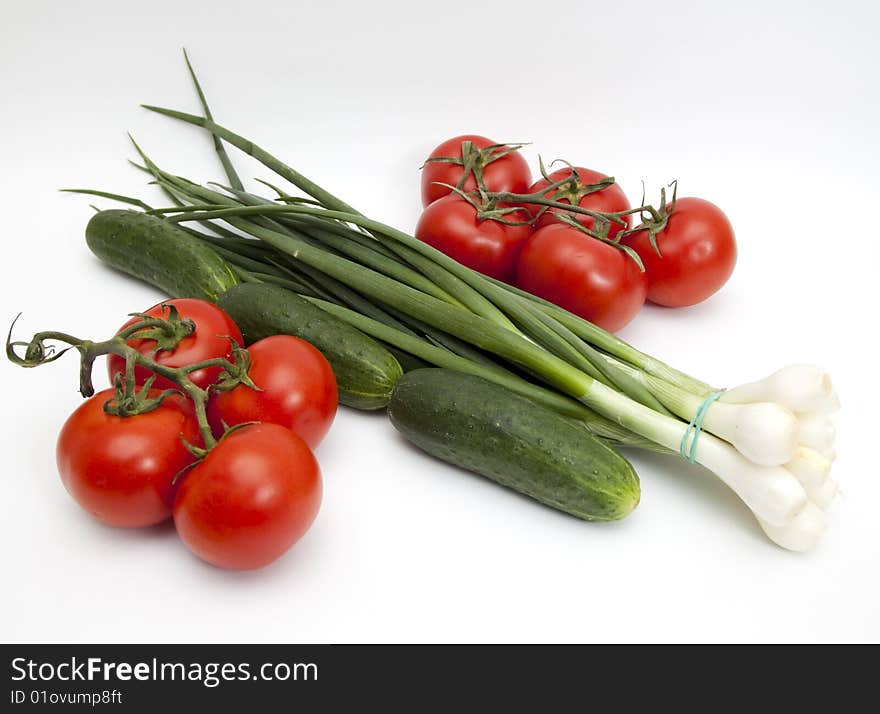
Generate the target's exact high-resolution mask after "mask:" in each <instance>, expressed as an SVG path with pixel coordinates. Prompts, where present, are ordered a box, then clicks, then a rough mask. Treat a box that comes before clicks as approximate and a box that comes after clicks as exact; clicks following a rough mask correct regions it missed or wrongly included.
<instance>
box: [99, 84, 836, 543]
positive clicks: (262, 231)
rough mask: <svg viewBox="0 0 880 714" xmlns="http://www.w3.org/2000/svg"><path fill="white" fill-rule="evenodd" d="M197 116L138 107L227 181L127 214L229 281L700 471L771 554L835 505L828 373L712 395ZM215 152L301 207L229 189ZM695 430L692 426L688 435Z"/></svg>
mask: <svg viewBox="0 0 880 714" xmlns="http://www.w3.org/2000/svg"><path fill="white" fill-rule="evenodd" d="M193 80H194V81H195V83H196V88H197V90H198V93H199V97H200V99H201V101H202V105H203V109H204V116H196V115H192V114H187V113H183V112H178V111H173V110H170V109H163V108H159V107H152V106H150V107H147V108H148V109H151V110H152V111H156V112H159V113H161V114H164V115H167V116H169V117H173V118H175V119H178V120H181V121H184V122H187V123H190V124H194V125H197V126H201V127H203V128H205V129H206V130H208V131H209V132H210V133H211V134H212V135H213V138H214V144H215V148H216V150H217V153H218V156H219V158H220V160H221V162H222V164H223V167H224V169H225V171H226V175H227V182H226V183H227V184H228V185H221V184H209V185H207V186H205V185H199V184H197V183H193V182H191V181H188V180H187V179H184V178H181V177H179V176H176V175H174V174H171V173H168V172H166V171H164V170H162V169H160V168H159V167H158V166H157V165H156V164H155V163H154V162H153V161H151V160H150V159H149V158H148V157H147V156H146V155H145V154H144V153H143V152H142V151H141V150H140V148H139V147H137V145H135V146H136V148H137V150H138V152H139V154H140V156H141V158H142V160H143V162H144V163H143V165H142V166H140V168H142V169H143V170H145V171H147V172H149V173H150V174H151V176H152V178H153V181H154V183H156V184H158V185H159V186H160V187H161V188H162V189H163V190H164V192H165V194H166V195H167V196H168V197H170V198H171V200H172V202H173V203H174V205H173V206H171V207H168V208H158V209H154V208H150V207H149V206H148V205H147V204H145V203H143V202H142V201H139V200H137V199H132V198H128V197H125V196H119V195H117V194H109V193H104V192H97V191H88V193H96V194H98V195H102V196H106V197H110V198H114V199H118V200H123V201H127V202H129V203H133V204H136V205H138V206H140V207H141V208H143V209H145V210H148V211H149V212H151V213H153V214H156V215H164V216H166V220H169V221H172V222H175V223H178V224H180V225H181V227H183V228H184V229H185V230H187V231H188V232H190V233H192V234H193V235H196V236H197V237H199V238H200V239H202V240H204V241H206V242H207V243H209V244H211V245H212V246H213V247H214V249H215V250H217V251H218V252H219V253H220V254H221V255H222V256H223V257H224V258H226V259H227V261H228V262H229V263H230V264H231V265H232V266H233V268H234V269H235V270H236V271H237V273H238V275H239V276H240V278H241V279H242V280H245V281H263V282H269V283H274V284H278V285H282V286H285V287H287V288H289V289H291V290H293V291H295V292H296V293H298V294H300V295H302V296H303V297H305V298H306V299H308V300H310V301H312V302H313V303H314V304H316V305H318V306H320V307H321V308H323V309H325V310H327V311H328V312H330V313H332V314H334V315H336V316H337V317H339V318H341V319H343V320H345V321H347V322H349V323H350V324H351V325H353V326H355V327H357V328H359V329H360V330H362V331H363V332H365V333H367V334H369V335H372V336H373V337H375V338H377V339H379V340H381V341H383V342H384V343H386V344H387V345H389V346H390V347H391V348H392V349H393V350H395V352H396V354H398V355H401V361H402V362H404V363H407V362H409V363H411V364H414V365H419V364H429V365H434V366H440V367H446V368H451V369H456V370H459V371H462V372H467V373H470V374H474V375H477V376H480V377H483V378H485V379H488V380H490V381H493V382H496V383H498V384H501V385H503V386H506V387H508V388H510V389H512V390H513V391H516V392H518V393H520V394H523V395H524V396H527V397H529V398H531V399H533V400H535V401H538V402H540V403H542V404H544V405H546V406H549V407H551V408H553V409H556V410H557V411H559V412H560V413H562V414H565V415H567V416H570V417H573V418H575V419H578V420H580V421H582V422H583V424H584V425H585V426H586V428H588V429H589V430H590V431H591V432H592V433H594V434H595V435H597V436H599V437H601V438H603V439H606V440H607V441H608V442H609V443H611V444H613V445H615V446H630V447H637V448H645V449H651V450H655V451H663V452H669V453H673V454H679V455H681V456H682V457H683V458H687V459H688V460H693V461H694V462H696V463H700V464H702V465H703V466H705V467H706V468H708V469H710V470H711V471H713V472H714V473H715V474H716V475H717V476H718V477H719V478H720V479H721V480H722V481H724V482H725V483H726V484H727V485H728V486H730V488H732V489H733V490H734V491H735V492H736V493H737V494H738V495H739V496H740V498H741V499H742V500H743V501H744V502H745V503H746V504H747V505H748V507H749V508H750V509H751V510H752V511H753V513H754V514H755V516H756V517H757V519H758V521H759V523H760V524H761V527H762V528H763V529H764V531H765V533H766V534H767V535H768V536H769V537H770V538H771V539H772V540H773V541H775V542H776V543H778V544H779V545H781V546H782V547H784V548H788V549H790V550H795V551H806V550H809V549H811V548H812V547H814V546H815V545H816V543H817V542H818V541H819V539H820V538H821V536H822V534H823V533H824V531H825V527H826V517H825V512H824V509H826V508H827V506H828V505H829V503H830V502H831V500H832V499H833V498H834V495H835V493H836V486H835V484H834V482H833V481H832V480H831V479H830V477H829V471H830V466H831V461H832V460H833V458H834V452H833V449H832V441H833V437H834V431H833V427H832V425H831V423H830V420H829V418H828V413H830V412H831V411H832V410H833V409H834V408H835V407H836V405H837V400H836V396H835V395H834V393H833V391H832V388H831V383H830V379H829V378H828V375H827V374H825V373H824V372H822V371H821V370H820V369H818V368H815V367H810V366H792V367H787V368H784V369H782V370H780V371H779V372H776V373H775V374H774V375H772V376H771V377H768V378H767V379H765V380H762V381H760V382H755V383H752V384H747V385H743V386H740V387H736V388H733V389H729V390H727V391H725V392H723V393H721V394H719V393H718V391H717V390H715V389H713V388H712V387H710V386H709V385H707V384H705V383H703V382H701V381H699V380H697V379H695V378H693V377H691V376H688V375H686V374H684V373H682V372H680V371H678V370H676V369H673V368H672V367H670V366H668V365H666V364H664V363H663V362H661V361H659V360H657V359H655V358H654V357H651V356H650V355H647V354H645V353H643V352H640V351H639V350H637V349H635V348H634V347H632V346H630V345H628V344H626V343H625V342H623V341H621V340H620V339H618V338H616V337H615V336H614V335H612V334H610V333H608V332H606V331H604V330H602V329H600V328H598V327H596V326H595V325H593V324H591V323H589V322H586V321H584V320H582V319H581V318H579V317H577V316H575V315H573V314H571V313H569V312H566V311H565V310H563V309H561V308H559V307H557V306H555V305H552V304H550V303H547V302H545V301H543V300H541V299H539V298H536V297H534V296H532V295H529V294H528V293H524V292H522V291H520V290H518V289H516V288H514V287H511V286H509V285H505V284H503V283H499V282H497V281H495V280H493V279H491V278H488V277H486V276H484V275H482V274H479V273H477V272H475V271H473V270H470V269H469V268H467V267H465V266H463V265H461V264H459V263H457V262H455V261H454V260H452V259H451V258H449V257H447V256H445V255H444V254H442V253H440V252H438V251H436V250H435V249H433V248H432V247H430V246H428V245H426V244H424V243H422V242H420V241H418V240H417V239H415V238H414V237H412V236H411V235H408V234H407V233H404V232H402V231H399V230H397V229H395V228H393V227H391V226H387V225H384V224H383V223H380V222H378V221H375V220H371V219H369V218H367V217H366V216H364V215H363V214H361V213H359V212H358V211H356V210H355V209H354V208H352V207H351V206H349V205H348V204H346V203H344V202H343V201H342V200H340V199H338V198H337V197H335V196H334V195H332V194H331V193H329V192H328V191H326V190H325V189H323V188H321V187H320V186H318V185H317V184H315V183H313V182H312V181H310V180H309V179H307V178H306V177H305V176H303V175H301V174H300V173H298V172H297V171H295V170H294V169H293V168H291V167H289V166H287V165H286V164H284V163H283V162H281V161H279V160H278V159H277V158H275V157H274V156H272V155H271V154H269V153H268V152H266V151H265V150H263V149H261V148H260V147H259V146H257V145H255V144H254V143H252V142H251V141H249V140H247V139H245V138H243V137H242V136H239V135H238V134H235V133H233V132H232V131H230V130H228V129H226V128H225V127H223V126H221V125H219V124H217V123H215V122H214V120H213V118H212V116H211V112H210V110H209V109H208V106H207V104H206V102H205V100H204V95H203V94H202V92H201V88H200V87H199V86H198V82H197V80H195V75H194V74H193ZM223 141H225V142H227V143H229V144H231V145H233V146H235V147H237V148H239V149H241V150H242V151H244V152H245V153H247V154H249V155H250V156H252V157H254V158H255V159H257V160H258V161H260V162H261V163H262V164H263V165H264V166H266V167H267V168H269V169H271V170H272V171H273V172H275V173H276V174H277V175H279V176H280V177H281V178H283V179H285V180H286V181H288V182H290V183H291V184H293V185H294V186H296V187H297V188H298V189H300V190H301V191H302V192H303V193H304V194H306V196H293V195H290V194H288V193H287V192H286V191H283V190H281V189H278V188H275V187H274V186H272V185H271V184H265V185H267V186H269V187H270V188H271V189H272V190H273V191H274V192H275V193H276V194H277V195H276V196H275V197H273V198H266V197H263V196H260V195H257V194H256V193H252V192H249V191H245V190H244V187H243V184H242V182H241V180H240V178H239V176H238V175H237V173H236V171H235V169H234V168H233V166H232V163H231V161H230V160H229V157H228V155H227V154H226V151H225V148H224V146H223V144H222V142H223ZM695 422H699V423H695Z"/></svg>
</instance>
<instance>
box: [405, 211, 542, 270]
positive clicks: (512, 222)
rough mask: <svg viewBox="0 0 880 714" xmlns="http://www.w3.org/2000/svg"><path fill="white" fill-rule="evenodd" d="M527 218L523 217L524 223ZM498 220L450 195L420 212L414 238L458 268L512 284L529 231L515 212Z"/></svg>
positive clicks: (528, 227)
mask: <svg viewBox="0 0 880 714" xmlns="http://www.w3.org/2000/svg"><path fill="white" fill-rule="evenodd" d="M502 210H503V207H502ZM528 217H529V216H528V214H526V215H525V219H528ZM499 218H500V220H495V219H494V218H492V217H490V216H489V215H486V213H485V212H483V211H481V209H480V208H479V207H478V206H477V205H475V204H474V203H472V202H471V200H470V199H467V198H465V197H463V196H459V195H455V194H452V195H449V196H444V197H443V198H440V199H438V200H436V201H434V202H433V203H432V204H431V205H429V206H428V207H427V208H426V209H425V210H424V211H423V212H422V215H421V217H420V218H419V222H418V224H417V225H416V232H415V235H416V238H418V239H419V240H421V241H424V242H425V243H427V244H428V245H431V246H434V247H435V248H436V249H437V250H439V251H442V252H443V253H445V254H446V255H448V256H449V257H451V258H453V259H455V260H457V261H458V262H459V263H461V264H462V265H466V266H468V267H469V268H473V269H474V270H477V271H479V272H481V273H485V274H486V275H490V276H491V277H493V278H497V279H498V280H503V281H505V282H512V281H513V279H514V277H515V275H516V261H517V258H518V257H519V254H520V251H521V250H522V247H523V244H524V243H525V241H526V239H528V237H529V236H530V235H531V234H532V228H531V226H529V225H526V224H523V217H522V216H518V215H517V213H516V212H511V213H507V214H506V216H499Z"/></svg>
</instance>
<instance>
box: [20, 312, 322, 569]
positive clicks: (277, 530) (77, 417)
mask: <svg viewBox="0 0 880 714" xmlns="http://www.w3.org/2000/svg"><path fill="white" fill-rule="evenodd" d="M141 322H142V324H135V325H133V326H132V327H131V331H132V332H134V331H137V330H139V329H143V328H149V329H156V330H161V329H162V318H159V317H150V316H144V317H142V318H141ZM165 322H166V323H167V325H166V327H167V329H168V330H169V331H173V328H174V327H175V322H174V320H173V319H171V318H170V316H169V319H168V320H166V321H165ZM126 337H127V335H125V334H122V335H115V336H114V337H112V338H111V339H109V340H105V341H103V342H95V341H91V340H82V339H79V338H76V337H73V336H72V335H68V334H66V333H61V332H38V333H37V334H36V335H34V337H33V338H32V339H31V340H30V341H29V342H26V343H23V342H13V341H11V336H10V337H9V338H7V345H6V352H7V356H8V357H9V359H10V360H12V361H13V362H15V363H17V364H19V365H21V366H23V367H37V366H40V365H42V364H46V363H47V362H52V361H54V360H55V359H57V358H58V357H59V356H61V355H62V354H63V353H64V352H66V351H67V350H63V351H61V352H56V351H55V349H54V347H53V345H52V344H50V343H52V342H61V343H66V344H67V345H69V346H70V347H71V348H74V349H76V350H77V351H78V352H79V353H80V360H81V365H80V391H81V392H82V394H83V396H87V397H89V396H91V395H92V394H94V388H93V386H92V375H91V373H92V367H93V365H94V362H95V360H96V359H97V358H98V357H100V356H101V355H105V354H114V355H119V356H123V357H124V358H125V360H126V363H125V370H124V376H122V377H120V378H117V380H116V386H115V389H114V390H112V391H109V392H105V393H102V394H100V395H98V396H96V397H92V398H91V399H90V400H89V401H87V402H86V403H85V404H84V405H83V406H82V407H81V408H80V409H78V410H77V411H76V412H75V413H74V415H73V416H72V417H71V419H70V420H69V421H68V424H67V425H66V426H65V428H64V429H63V430H62V434H61V437H60V439H59V446H58V464H59V469H60V471H61V474H62V477H63V479H64V481H65V484H66V485H67V486H68V489H69V490H70V491H71V493H72V494H73V495H74V496H75V497H76V498H77V500H78V501H79V502H80V504H81V505H83V507H84V508H86V509H88V510H89V511H90V512H92V513H93V515H95V516H96V517H98V518H99V519H101V520H103V521H105V522H107V523H111V524H114V525H124V526H138V525H147V524H150V523H154V522H157V521H159V520H162V519H163V518H167V517H168V515H169V513H172V514H173V515H174V519H175V525H176V526H177V529H178V533H179V535H180V536H181V538H182V539H183V540H184V542H185V543H186V544H187V546H188V547H189V548H190V549H191V550H192V551H193V552H195V553H196V554H197V555H199V556H200V557H202V558H203V559H205V560H207V561H208V562H211V563H214V564H215V565H219V566H221V567H226V568H236V569H244V568H256V567H260V566H262V565H265V564H267V563H270V562H272V561H273V560H275V559H276V558H278V557H279V556H280V555H281V554H282V553H284V552H285V551H286V550H287V549H288V548H290V546H292V545H293V544H294V543H295V542H296V541H297V540H298V539H299V538H300V536H302V534H303V533H305V531H306V530H307V529H308V527H309V526H310V525H311V523H312V521H313V520H314V518H315V515H316V513H317V510H318V507H319V505H320V500H321V478H320V472H319V470H318V466H317V463H316V462H315V459H314V456H313V455H312V452H311V451H310V450H309V447H308V445H307V444H306V443H305V442H304V441H303V440H302V439H301V438H300V437H299V436H297V435H296V434H295V433H294V432H293V431H292V430H290V429H289V428H287V427H286V426H281V425H279V424H261V423H247V424H241V425H238V426H236V427H232V428H230V429H229V430H227V431H225V433H224V434H222V436H221V437H220V439H219V440H218V439H217V438H215V436H214V435H213V433H212V431H211V428H210V425H209V423H208V419H207V414H206V403H207V400H208V396H209V391H210V390H211V389H214V388H216V389H221V390H222V389H225V388H227V387H229V386H231V384H234V383H241V384H242V385H244V384H247V383H248V381H249V376H248V373H247V368H248V366H249V365H250V360H249V355H248V353H247V352H246V350H244V348H240V347H237V348H236V349H235V351H234V353H233V359H232V361H229V360H225V359H223V358H221V357H213V358H210V359H208V360H203V361H200V362H193V363H191V364H187V365H184V366H180V367H169V366H168V365H165V364H161V363H159V362H157V361H155V360H153V359H152V356H151V354H150V353H147V354H144V353H142V352H140V351H139V350H137V349H135V348H134V347H132V346H131V345H129V344H127V343H126V341H125V340H126ZM284 340H285V341H286V340H295V338H284ZM273 342H276V343H278V342H279V340H273ZM303 344H305V343H303ZM171 346H172V347H173V345H171ZM270 346H271V345H270ZM19 347H24V348H25V349H24V354H23V355H20V354H19V353H18V352H17V348H19ZM282 347H283V345H282ZM308 349H313V348H311V347H309V348H308ZM309 357H310V358H311V359H313V360H314V359H315V355H314V354H310V355H309ZM321 359H323V358H321ZM208 366H211V367H214V366H220V367H222V372H221V374H222V380H221V381H219V382H218V383H217V384H215V385H211V387H210V388H208V389H202V388H201V387H199V386H197V385H196V384H195V383H194V382H193V380H192V379H191V378H190V375H191V374H196V373H198V372H199V371H200V370H202V369H204V368H205V367H208ZM136 367H143V368H148V369H150V370H152V371H153V372H155V374H156V375H157V376H160V377H163V378H164V379H166V380H168V381H169V382H171V383H172V384H173V385H174V387H175V389H168V390H164V391H160V390H156V389H151V388H150V383H151V382H152V380H150V381H148V382H147V384H145V385H144V386H143V387H138V386H137V385H136V384H135V378H134V374H135V368H136ZM329 372H330V370H329V367H325V377H329V378H331V381H332V376H331V375H329V374H328V373H329ZM187 398H188V399H187ZM175 482H177V492H176V493H174V486H175Z"/></svg>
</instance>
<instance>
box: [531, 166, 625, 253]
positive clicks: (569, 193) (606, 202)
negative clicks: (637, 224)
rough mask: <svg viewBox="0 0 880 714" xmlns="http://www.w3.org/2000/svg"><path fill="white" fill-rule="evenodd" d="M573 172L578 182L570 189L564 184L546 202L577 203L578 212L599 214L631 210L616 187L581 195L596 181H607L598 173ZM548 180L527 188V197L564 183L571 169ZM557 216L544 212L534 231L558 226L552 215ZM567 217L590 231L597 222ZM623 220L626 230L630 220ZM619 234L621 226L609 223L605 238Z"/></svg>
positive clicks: (565, 169) (587, 170)
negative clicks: (585, 210) (585, 209)
mask: <svg viewBox="0 0 880 714" xmlns="http://www.w3.org/2000/svg"><path fill="white" fill-rule="evenodd" d="M574 170H575V172H576V173H577V176H578V180H577V181H573V182H572V183H571V185H569V184H563V185H562V186H560V187H559V188H557V189H556V190H555V191H553V192H552V193H551V194H550V195H549V196H547V198H552V199H553V200H555V201H560V202H562V203H568V204H571V203H572V202H573V201H577V205H578V206H580V207H581V208H587V209H589V210H591V211H602V212H603V213H617V212H618V211H628V210H629V209H630V205H629V201H628V200H627V198H626V194H625V193H624V192H623V189H622V188H620V186H619V185H618V184H616V183H613V184H611V185H610V186H608V187H607V188H603V189H602V190H601V191H594V192H593V193H588V194H582V189H583V187H584V186H588V185H590V184H594V183H599V181H601V180H602V179H604V178H608V177H607V176H606V175H605V174H600V173H599V172H598V171H592V170H590V169H584V168H581V167H575V169H574ZM549 176H550V179H551V180H550V181H548V180H547V179H545V178H543V177H542V178H541V180H540V181H536V182H535V183H533V184H532V186H531V188H529V193H537V192H538V191H541V190H542V189H545V188H547V186H549V185H550V184H551V183H555V182H556V181H559V180H561V179H564V178H565V177H566V176H571V169H570V168H569V167H567V166H566V167H565V168H564V169H559V170H558V171H554V172H553V173H552V174H549ZM530 208H531V209H533V211H534V212H535V213H537V210H538V208H539V206H536V205H535V204H532V205H531V206H530ZM559 212H560V209H558V208H549V209H547V210H546V211H545V212H544V214H543V215H542V216H541V217H540V218H539V219H538V223H537V224H536V227H537V228H543V227H545V226H549V225H553V224H554V223H561V221H560V220H559V219H558V218H557V217H556V215H555V214H557V213H559ZM569 215H570V216H572V217H573V218H575V220H577V221H578V222H579V223H581V224H583V225H584V226H586V227H587V228H590V229H592V228H593V225H594V224H595V222H596V219H595V218H593V217H592V216H586V215H578V214H575V213H570V214H569ZM624 220H625V221H626V224H627V226H629V222H630V219H629V216H627V217H626V218H625V219H624ZM622 230H624V228H623V226H620V225H617V224H616V223H612V224H611V226H610V227H609V229H608V237H609V238H613V237H614V236H615V235H616V234H617V233H619V232H620V231H622Z"/></svg>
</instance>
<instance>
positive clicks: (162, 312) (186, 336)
mask: <svg viewBox="0 0 880 714" xmlns="http://www.w3.org/2000/svg"><path fill="white" fill-rule="evenodd" d="M144 316H147V317H155V318H159V320H158V321H157V322H156V323H155V324H150V323H146V324H145V323H144V320H143V317H144ZM137 325H140V326H141V328H142V329H140V330H138V331H136V332H132V331H131V328H132V327H133V326H137ZM119 332H120V333H123V334H125V335H129V336H128V339H127V340H126V342H127V343H128V345H129V346H131V347H134V349H136V350H137V351H138V352H141V353H142V354H144V355H150V356H151V357H152V358H153V359H155V360H156V361H157V362H158V363H159V364H163V365H166V366H168V367H184V366H186V365H189V364H192V363H193V362H202V361H204V360H210V359H213V358H215V357H219V358H223V359H229V358H230V357H231V356H232V350H233V346H234V345H235V344H238V345H242V344H244V340H243V338H242V336H241V332H240V331H239V329H238V326H237V325H236V324H235V322H233V320H232V318H231V317H230V316H229V315H227V314H226V312H225V311H224V310H223V309H221V308H219V307H217V306H216V305H214V304H213V303H210V302H206V301H205V300H198V299H195V298H178V299H176V300H166V301H165V302H161V303H159V304H158V305H154V306H153V307H151V308H150V309H149V310H147V311H146V312H144V313H138V314H137V315H135V316H134V317H132V318H131V319H130V320H129V321H128V322H126V323H125V324H124V325H123V326H122V327H121V328H119ZM107 370H108V372H109V373H110V381H111V382H113V381H114V379H115V378H116V375H117V374H119V375H123V374H124V373H125V357H123V356H122V355H117V354H110V355H108V357H107ZM221 370H222V367H220V366H211V367H205V368H204V369H200V370H197V371H195V372H191V373H190V374H189V378H190V379H191V380H192V381H193V382H194V383H195V384H196V386H198V387H200V388H201V389H206V388H207V387H208V385H210V384H213V383H214V382H215V381H216V380H217V377H218V375H219V374H220V372H221ZM151 377H152V378H154V379H155V382H154V384H153V386H154V387H156V388H157V389H174V388H175V385H174V384H173V383H172V382H170V381H169V380H167V379H165V378H164V377H156V375H155V374H154V373H153V372H152V371H151V370H150V369H148V368H147V367H144V366H141V365H138V366H136V367H135V369H134V378H135V383H136V384H144V383H145V382H146V381H147V380H148V379H150V378H151Z"/></svg>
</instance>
